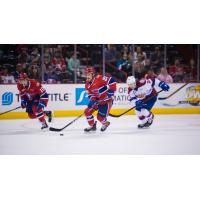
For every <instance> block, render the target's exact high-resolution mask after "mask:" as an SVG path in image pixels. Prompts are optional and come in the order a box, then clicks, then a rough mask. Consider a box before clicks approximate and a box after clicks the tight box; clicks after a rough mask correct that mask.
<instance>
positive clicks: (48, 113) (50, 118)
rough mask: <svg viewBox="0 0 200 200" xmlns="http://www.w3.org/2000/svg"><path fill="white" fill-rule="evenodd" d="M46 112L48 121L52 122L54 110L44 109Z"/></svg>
mask: <svg viewBox="0 0 200 200" xmlns="http://www.w3.org/2000/svg"><path fill="white" fill-rule="evenodd" d="M44 113H45V114H46V116H47V117H48V122H52V112H51V111H44Z"/></svg>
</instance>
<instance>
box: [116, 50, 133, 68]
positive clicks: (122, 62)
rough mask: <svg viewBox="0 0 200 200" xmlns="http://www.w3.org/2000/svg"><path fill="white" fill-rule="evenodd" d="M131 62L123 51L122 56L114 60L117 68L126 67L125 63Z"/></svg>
mask: <svg viewBox="0 0 200 200" xmlns="http://www.w3.org/2000/svg"><path fill="white" fill-rule="evenodd" d="M130 64H131V63H130V62H129V60H128V55H127V54H126V53H123V56H121V58H120V59H119V60H117V62H116V66H117V69H119V70H122V68H124V67H126V65H130Z"/></svg>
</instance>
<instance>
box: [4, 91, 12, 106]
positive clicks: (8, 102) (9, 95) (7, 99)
mask: <svg viewBox="0 0 200 200" xmlns="http://www.w3.org/2000/svg"><path fill="white" fill-rule="evenodd" d="M12 102H13V93H12V92H5V93H3V94H2V105H3V106H7V105H11V104H12Z"/></svg>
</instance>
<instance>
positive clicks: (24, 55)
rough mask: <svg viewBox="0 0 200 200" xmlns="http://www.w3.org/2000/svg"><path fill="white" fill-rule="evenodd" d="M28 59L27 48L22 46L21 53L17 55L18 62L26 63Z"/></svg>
mask: <svg viewBox="0 0 200 200" xmlns="http://www.w3.org/2000/svg"><path fill="white" fill-rule="evenodd" d="M29 60H30V56H29V55H28V52H27V48H22V49H21V53H20V54H19V55H18V63H21V64H26V63H28V62H29Z"/></svg>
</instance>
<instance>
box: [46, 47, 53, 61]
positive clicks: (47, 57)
mask: <svg viewBox="0 0 200 200" xmlns="http://www.w3.org/2000/svg"><path fill="white" fill-rule="evenodd" d="M44 58H45V59H46V61H47V62H49V63H50V62H51V60H52V52H51V49H50V48H49V47H46V48H45V50H44Z"/></svg>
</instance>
